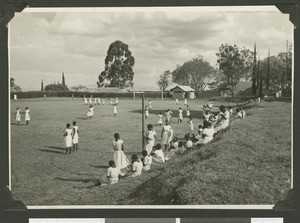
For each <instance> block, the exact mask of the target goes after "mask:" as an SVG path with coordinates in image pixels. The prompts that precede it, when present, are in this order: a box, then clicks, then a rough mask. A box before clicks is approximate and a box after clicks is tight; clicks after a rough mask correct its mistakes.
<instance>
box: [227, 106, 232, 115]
mask: <svg viewBox="0 0 300 223" xmlns="http://www.w3.org/2000/svg"><path fill="white" fill-rule="evenodd" d="M228 111H229V114H230V115H232V114H233V108H232V107H228Z"/></svg>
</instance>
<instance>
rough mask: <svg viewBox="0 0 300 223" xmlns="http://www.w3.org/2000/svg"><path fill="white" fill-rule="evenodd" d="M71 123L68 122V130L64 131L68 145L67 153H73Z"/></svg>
mask: <svg viewBox="0 0 300 223" xmlns="http://www.w3.org/2000/svg"><path fill="white" fill-rule="evenodd" d="M70 126H71V125H70V123H67V125H66V130H65V132H64V138H65V145H66V153H65V154H67V153H69V154H70V153H71V148H72V129H70Z"/></svg>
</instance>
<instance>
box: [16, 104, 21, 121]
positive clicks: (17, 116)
mask: <svg viewBox="0 0 300 223" xmlns="http://www.w3.org/2000/svg"><path fill="white" fill-rule="evenodd" d="M20 121H21V109H20V107H17V112H16V122H17V123H18V125H19V124H20Z"/></svg>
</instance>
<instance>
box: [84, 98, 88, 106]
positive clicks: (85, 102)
mask: <svg viewBox="0 0 300 223" xmlns="http://www.w3.org/2000/svg"><path fill="white" fill-rule="evenodd" d="M83 100H84V104H85V105H87V103H88V101H87V99H86V97H84V99H83Z"/></svg>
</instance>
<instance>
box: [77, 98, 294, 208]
mask: <svg viewBox="0 0 300 223" xmlns="http://www.w3.org/2000/svg"><path fill="white" fill-rule="evenodd" d="M290 105H291V104H290V103H284V102H261V103H254V104H250V105H248V108H247V113H248V116H247V117H246V119H245V120H237V121H233V122H231V124H230V127H229V128H228V129H227V130H225V131H223V132H221V133H219V134H218V135H217V136H216V137H215V139H214V140H213V142H211V143H210V144H207V145H205V146H204V147H202V148H201V149H199V150H194V151H190V152H189V153H187V154H186V155H181V156H178V157H177V158H175V159H173V160H171V161H170V162H168V163H165V164H163V165H160V166H154V165H153V167H152V170H151V171H149V172H147V173H143V175H142V176H140V177H137V178H135V179H130V180H123V181H121V182H120V183H118V184H116V185H111V186H108V187H103V188H101V189H99V188H98V189H97V190H98V192H99V193H101V197H102V200H101V201H100V203H101V204H127V205H128V204H132V205H133V204H134V205H140V204H141V205H146V204H165V205H169V204H177V205H183V204H194V205H196V204H204V205H208V204H275V203H276V202H277V201H278V200H280V199H283V198H284V197H285V195H286V193H287V191H288V190H289V189H290V185H291V183H290V177H291V106H290ZM94 190H96V189H92V191H90V192H91V193H84V191H82V193H81V195H82V196H83V197H86V196H87V197H89V199H90V201H91V202H92V203H94V202H96V203H95V204H99V201H96V200H97V198H95V197H94V196H95V194H94V196H92V194H93V193H94V192H93V191H94ZM87 197H86V198H87ZM82 199H84V198H82Z"/></svg>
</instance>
